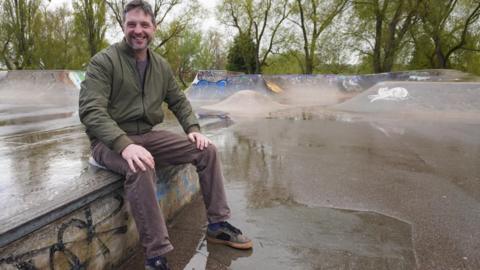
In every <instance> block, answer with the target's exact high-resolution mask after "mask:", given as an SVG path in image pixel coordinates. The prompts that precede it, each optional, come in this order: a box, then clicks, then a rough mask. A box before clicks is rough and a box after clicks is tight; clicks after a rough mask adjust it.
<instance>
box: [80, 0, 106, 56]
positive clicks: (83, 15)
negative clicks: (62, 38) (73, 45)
mask: <svg viewBox="0 0 480 270" xmlns="http://www.w3.org/2000/svg"><path fill="white" fill-rule="evenodd" d="M106 13H107V6H106V3H105V1H104V0H75V1H73V17H74V28H75V32H76V33H79V34H80V36H81V37H82V39H83V41H84V42H82V43H83V44H85V45H86V46H87V49H88V51H89V53H90V56H94V55H95V54H96V53H97V52H99V51H100V50H101V49H103V48H105V47H106V46H107V45H108V43H107V41H106V40H105V32H106V31H107V25H106V20H105V16H106Z"/></svg>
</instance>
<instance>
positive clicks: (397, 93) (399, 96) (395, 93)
mask: <svg viewBox="0 0 480 270" xmlns="http://www.w3.org/2000/svg"><path fill="white" fill-rule="evenodd" d="M368 98H369V99H370V102H374V101H377V100H393V101H402V100H406V99H407V98H408V91H407V89H405V88H403V87H394V88H391V89H388V87H382V88H380V89H378V94H377V95H369V96H368Z"/></svg>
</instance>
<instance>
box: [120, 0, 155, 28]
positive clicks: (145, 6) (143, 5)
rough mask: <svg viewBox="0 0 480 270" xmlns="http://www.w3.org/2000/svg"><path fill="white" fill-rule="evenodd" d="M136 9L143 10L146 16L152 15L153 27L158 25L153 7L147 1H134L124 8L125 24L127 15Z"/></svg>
mask: <svg viewBox="0 0 480 270" xmlns="http://www.w3.org/2000/svg"><path fill="white" fill-rule="evenodd" d="M136 8H140V9H141V10H143V12H145V14H147V15H150V17H151V18H152V23H153V25H156V22H155V14H153V10H152V6H151V5H150V4H149V3H148V2H147V1H145V0H132V1H130V2H128V3H127V4H126V5H125V7H124V8H123V22H124V23H125V16H126V15H127V13H128V12H129V11H130V10H132V9H136Z"/></svg>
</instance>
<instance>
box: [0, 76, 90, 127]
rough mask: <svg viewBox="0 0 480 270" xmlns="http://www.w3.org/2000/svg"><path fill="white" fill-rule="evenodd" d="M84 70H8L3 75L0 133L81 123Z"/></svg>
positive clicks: (0, 100) (0, 86)
mask: <svg viewBox="0 0 480 270" xmlns="http://www.w3.org/2000/svg"><path fill="white" fill-rule="evenodd" d="M83 74H84V73H83V72H76V71H21V70H18V71H17V70H16V71H8V72H4V73H3V75H2V76H3V79H2V78H1V77H0V135H6V134H16V133H21V132H26V131H38V130H47V129H53V128H61V127H66V126H71V125H77V124H79V121H78V114H77V112H78V93H79V86H80V81H81V80H82V79H83Z"/></svg>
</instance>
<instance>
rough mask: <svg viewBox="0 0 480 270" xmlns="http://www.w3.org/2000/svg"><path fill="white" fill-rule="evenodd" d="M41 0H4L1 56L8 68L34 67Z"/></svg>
mask: <svg viewBox="0 0 480 270" xmlns="http://www.w3.org/2000/svg"><path fill="white" fill-rule="evenodd" d="M40 4H41V0H4V1H2V11H1V14H0V15H1V19H0V27H1V29H2V31H1V32H2V33H1V34H0V39H1V40H0V42H1V44H0V45H1V53H2V54H1V57H2V60H3V63H4V64H5V65H6V66H7V68H8V69H25V68H33V67H35V65H36V62H37V61H36V60H35V59H34V50H35V42H34V39H35V34H36V33H38V32H39V31H40V29H37V28H38V27H39V25H40V23H39V8H40Z"/></svg>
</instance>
